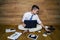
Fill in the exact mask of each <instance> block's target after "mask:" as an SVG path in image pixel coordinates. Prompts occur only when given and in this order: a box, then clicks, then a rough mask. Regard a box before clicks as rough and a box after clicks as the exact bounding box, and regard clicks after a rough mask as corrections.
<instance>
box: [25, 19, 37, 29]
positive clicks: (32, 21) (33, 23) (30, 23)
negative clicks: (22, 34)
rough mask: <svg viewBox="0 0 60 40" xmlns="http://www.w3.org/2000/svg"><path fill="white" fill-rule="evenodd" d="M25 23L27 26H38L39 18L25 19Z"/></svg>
mask: <svg viewBox="0 0 60 40" xmlns="http://www.w3.org/2000/svg"><path fill="white" fill-rule="evenodd" d="M24 23H25V24H26V26H25V28H36V26H37V20H25V21H24Z"/></svg>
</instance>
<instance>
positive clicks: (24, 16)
mask: <svg viewBox="0 0 60 40" xmlns="http://www.w3.org/2000/svg"><path fill="white" fill-rule="evenodd" d="M25 18H26V13H24V15H23V18H22V22H24V20H25Z"/></svg>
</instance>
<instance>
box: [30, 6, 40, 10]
mask: <svg viewBox="0 0 60 40" xmlns="http://www.w3.org/2000/svg"><path fill="white" fill-rule="evenodd" d="M35 8H36V9H39V7H38V6H37V5H33V6H32V8H31V10H33V9H35Z"/></svg>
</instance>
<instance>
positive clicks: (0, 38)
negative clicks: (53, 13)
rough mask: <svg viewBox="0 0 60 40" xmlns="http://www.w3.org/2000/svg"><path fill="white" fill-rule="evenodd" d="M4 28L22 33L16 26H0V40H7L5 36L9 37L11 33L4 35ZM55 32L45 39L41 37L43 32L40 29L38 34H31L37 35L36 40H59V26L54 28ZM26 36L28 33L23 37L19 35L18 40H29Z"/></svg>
mask: <svg viewBox="0 0 60 40" xmlns="http://www.w3.org/2000/svg"><path fill="white" fill-rule="evenodd" d="M6 28H14V29H16V31H17V32H23V31H21V30H18V28H17V25H15V26H12V25H0V40H9V39H7V36H10V35H11V34H13V33H6V32H5V29H6ZM55 28H56V30H55V31H54V32H53V33H52V34H51V35H49V36H47V37H43V36H42V34H43V32H44V30H43V29H42V30H41V32H40V33H38V32H33V33H31V34H36V35H38V36H39V37H38V39H37V40H60V27H59V26H55ZM28 34H30V33H25V34H23V35H21V37H19V38H18V40H31V39H29V38H27V36H28Z"/></svg>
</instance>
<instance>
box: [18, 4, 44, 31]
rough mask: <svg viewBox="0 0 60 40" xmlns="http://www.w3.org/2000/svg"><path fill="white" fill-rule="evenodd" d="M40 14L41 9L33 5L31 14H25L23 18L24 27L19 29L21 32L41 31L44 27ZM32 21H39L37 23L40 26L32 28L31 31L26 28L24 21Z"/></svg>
mask: <svg viewBox="0 0 60 40" xmlns="http://www.w3.org/2000/svg"><path fill="white" fill-rule="evenodd" d="M38 13H39V7H38V6H37V5H33V6H32V8H31V11H30V12H26V13H24V15H23V18H22V22H23V24H22V25H19V26H18V28H19V29H20V30H28V31H30V32H35V31H39V30H41V29H42V27H43V28H44V25H43V24H42V22H41V20H40V19H39V17H38ZM31 17H32V18H31ZM30 19H31V20H37V23H38V24H37V27H36V28H30V29H28V28H24V27H25V26H26V25H25V24H24V20H30Z"/></svg>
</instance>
